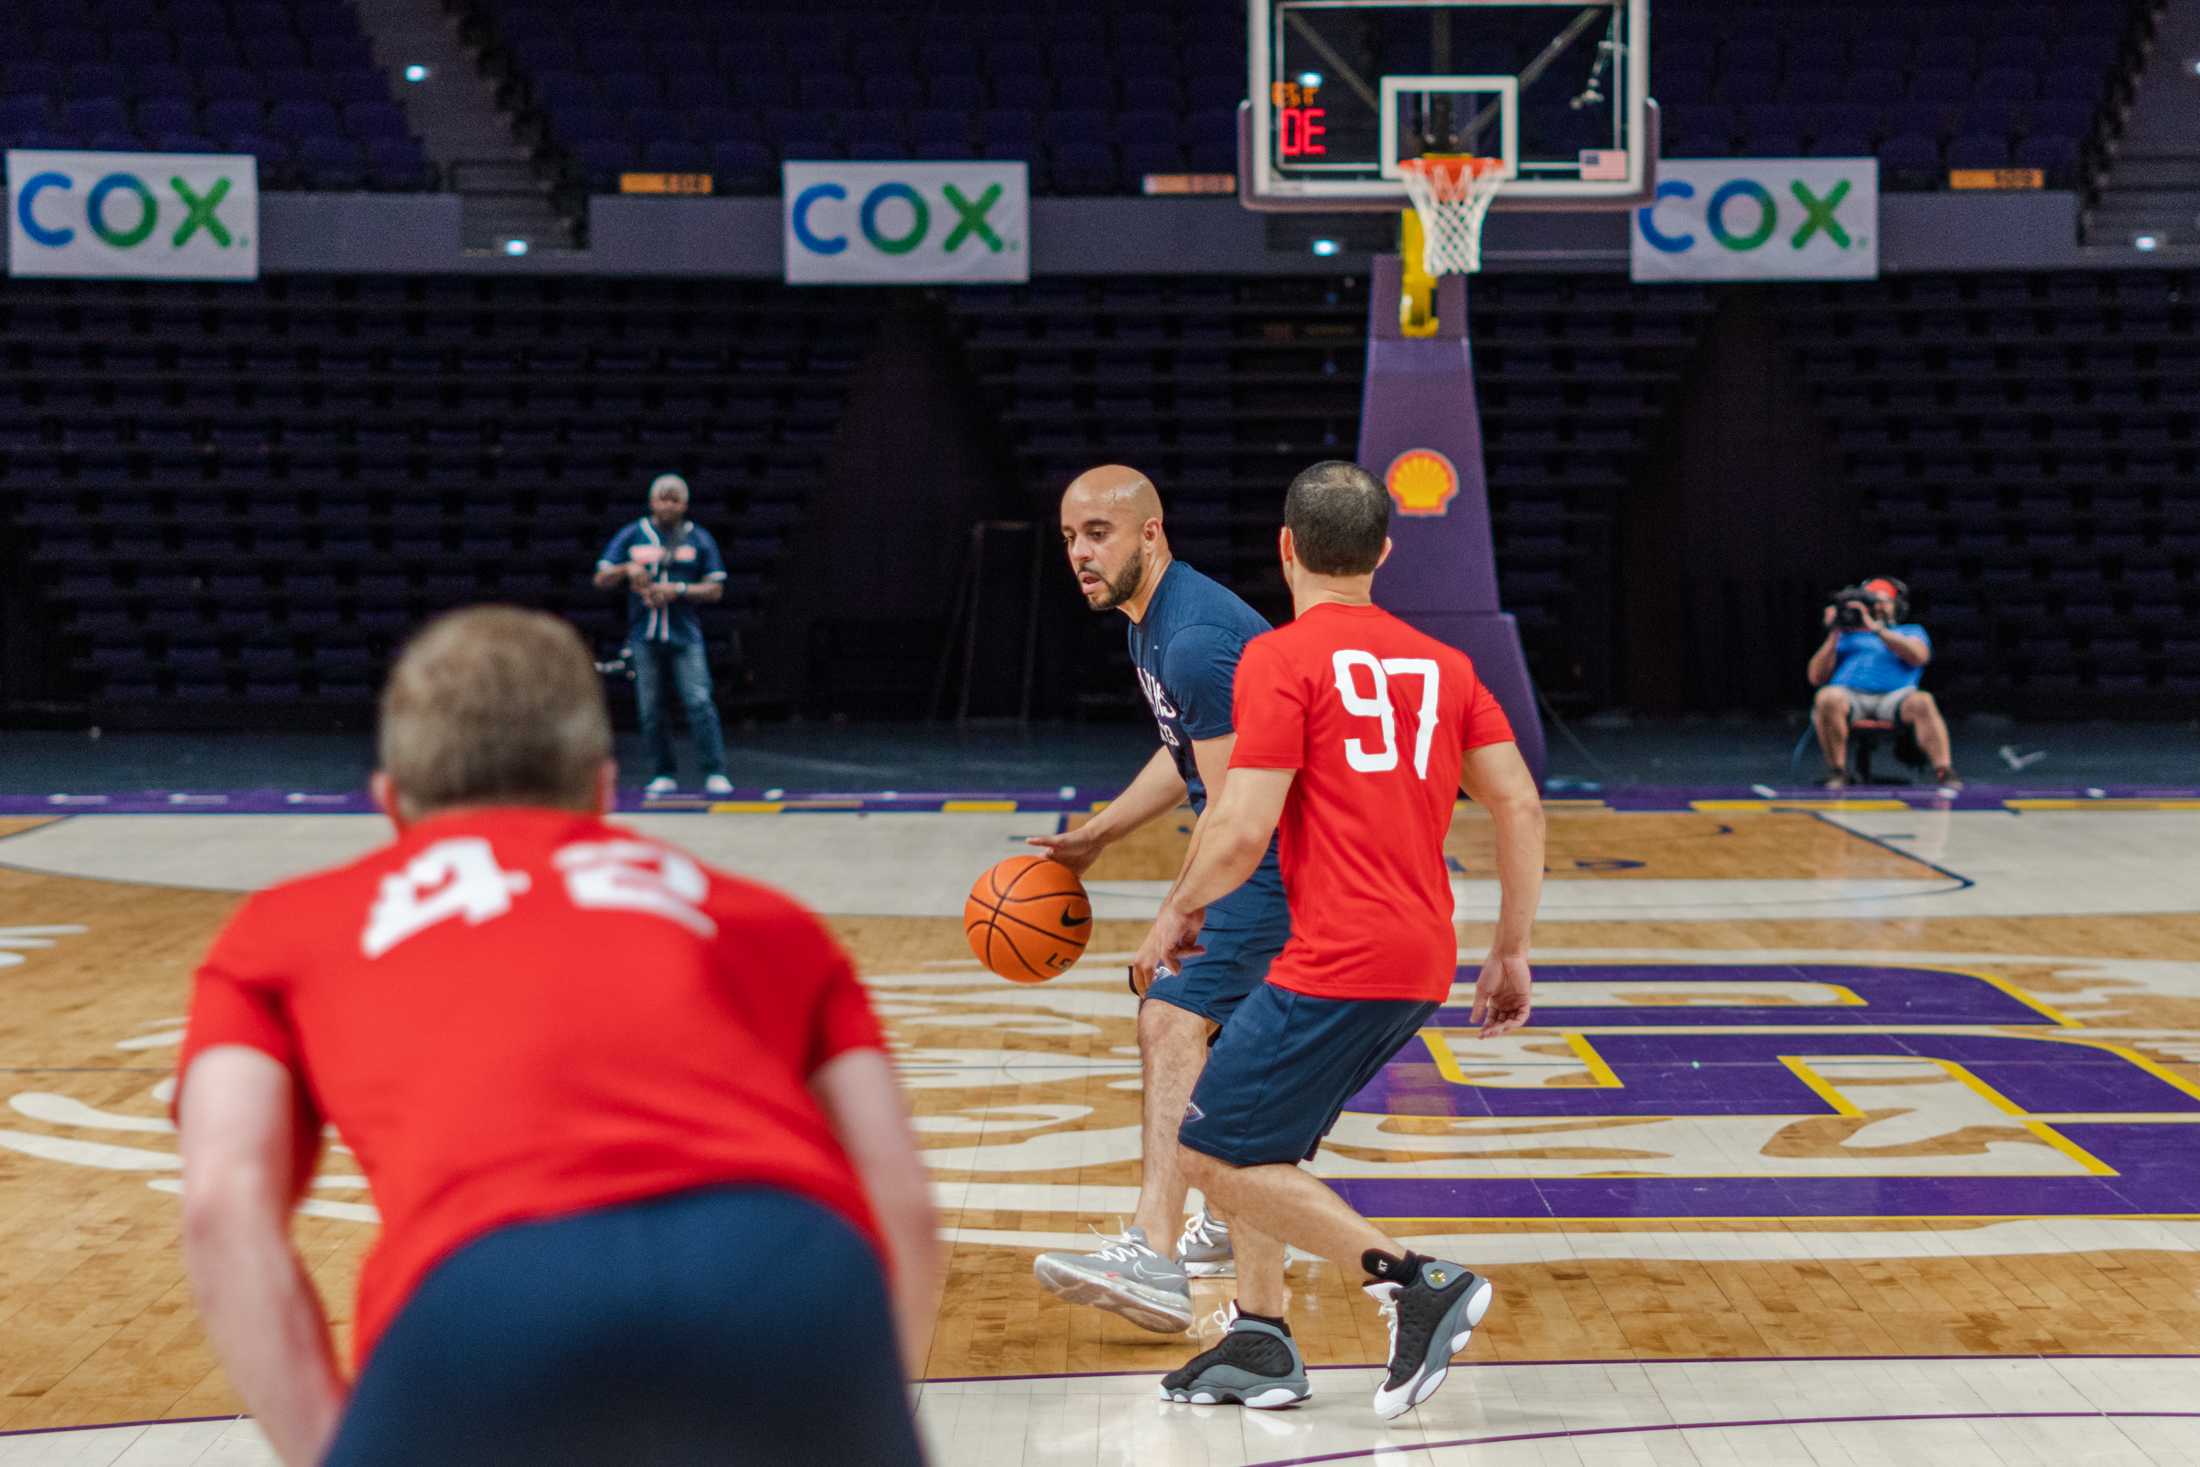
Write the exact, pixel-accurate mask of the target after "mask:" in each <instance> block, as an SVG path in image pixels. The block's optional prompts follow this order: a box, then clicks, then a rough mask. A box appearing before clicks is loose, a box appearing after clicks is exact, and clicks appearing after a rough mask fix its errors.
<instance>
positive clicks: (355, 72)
mask: <svg viewBox="0 0 2200 1467" xmlns="http://www.w3.org/2000/svg"><path fill="white" fill-rule="evenodd" d="M322 88H323V90H324V91H325V92H326V93H327V95H328V99H329V100H330V101H331V102H333V103H335V104H336V105H337V106H339V107H341V106H343V105H344V104H345V103H346V102H386V101H388V100H389V96H390V88H389V78H388V77H386V76H384V75H383V74H382V73H381V72H379V71H377V70H375V69H374V68H373V67H371V66H366V67H352V68H350V69H348V70H340V71H331V72H328V73H327V74H326V75H325V76H324V77H323V78H322Z"/></svg>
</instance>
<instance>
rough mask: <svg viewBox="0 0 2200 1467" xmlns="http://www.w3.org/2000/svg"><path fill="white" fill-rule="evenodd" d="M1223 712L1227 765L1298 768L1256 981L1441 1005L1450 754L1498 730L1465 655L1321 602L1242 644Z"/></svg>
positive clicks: (1452, 792)
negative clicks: (1284, 916) (1232, 715)
mask: <svg viewBox="0 0 2200 1467" xmlns="http://www.w3.org/2000/svg"><path fill="white" fill-rule="evenodd" d="M1236 714H1237V717H1236V723H1237V747H1236V750H1235V751H1234V752H1233V753H1232V754H1231V755H1230V767H1231V768H1232V769H1294V770H1297V771H1298V774H1297V776H1296V778H1294V779H1293V780H1292V782H1291V793H1290V795H1289V797H1288V798H1287V799H1286V800H1285V801H1284V806H1283V818H1282V820H1281V822H1280V823H1279V825H1278V827H1277V828H1278V831H1279V837H1278V841H1277V853H1278V855H1279V857H1280V858H1281V860H1282V864H1283V887H1284V893H1285V895H1286V896H1287V897H1289V899H1290V903H1291V940H1290V942H1289V943H1288V944H1286V945H1285V947H1284V949H1283V951H1282V953H1281V954H1279V955H1278V956H1277V958H1276V960H1275V962H1273V963H1272V964H1270V965H1269V968H1268V981H1269V982H1271V983H1273V984H1276V985H1277V986H1278V987H1281V988H1288V989H1290V990H1292V991H1293V992H1295V993H1305V994H1311V995H1313V996H1314V997H1317V998H1383V999H1413V1000H1417V1001H1419V1002H1422V1003H1440V1002H1442V1001H1443V1000H1444V999H1445V998H1446V997H1447V996H1448V995H1449V994H1450V992H1451V983H1452V974H1453V970H1454V969H1455V967H1456V966H1457V963H1458V940H1457V937H1456V935H1455V934H1454V933H1453V931H1452V926H1451V914H1452V905H1451V874H1450V872H1449V870H1448V869H1447V868H1446V865H1445V862H1444V837H1445V835H1446V834H1447V833H1449V831H1450V830H1451V814H1452V807H1453V805H1454V804H1455V803H1456V802H1457V798H1458V790H1459V766H1460V763H1461V760H1462V756H1463V755H1464V753H1465V751H1466V750H1468V749H1476V748H1480V747H1482V746H1483V745H1484V744H1499V743H1508V742H1510V741H1511V740H1512V737H1513V731H1512V724H1511V723H1509V722H1508V721H1507V720H1506V718H1505V710H1504V709H1502V708H1500V707H1498V706H1497V700H1496V699H1495V698H1494V697H1492V696H1490V691H1489V689H1488V688H1485V687H1483V686H1482V683H1481V681H1480V680H1479V679H1478V678H1476V677H1475V675H1474V664H1473V663H1472V662H1470V661H1469V660H1468V659H1467V656H1466V654H1465V653H1463V652H1461V651H1459V650H1458V649H1457V648H1455V647H1448V646H1446V645H1444V644H1443V643H1442V642H1439V641H1437V640H1436V639H1435V638H1433V637H1430V636H1427V635H1425V634H1423V633H1421V632H1417V631H1415V630H1414V629H1413V628H1412V627H1409V626H1407V625H1406V624H1405V623H1404V622H1402V621H1400V620H1398V618H1396V617H1395V616H1392V615H1391V614H1390V613H1389V612H1387V611H1384V610H1383V609H1382V608H1380V607H1377V606H1341V605H1337V604H1335V603H1324V604H1322V605H1319V606H1313V607H1309V608H1308V609H1307V611H1306V613H1305V614H1304V615H1302V616H1300V617H1299V618H1298V619H1297V620H1295V621H1293V622H1291V623H1290V624H1289V625H1287V626H1282V627H1278V628H1277V629H1276V630H1274V631H1272V632H1269V633H1267V634H1266V635H1264V636H1259V637H1255V638H1254V639H1253V640H1252V641H1251V642H1249V643H1247V644H1246V648H1245V655H1244V657H1243V658H1242V659H1241V660H1240V661H1239V663H1238V672H1237V691H1236Z"/></svg>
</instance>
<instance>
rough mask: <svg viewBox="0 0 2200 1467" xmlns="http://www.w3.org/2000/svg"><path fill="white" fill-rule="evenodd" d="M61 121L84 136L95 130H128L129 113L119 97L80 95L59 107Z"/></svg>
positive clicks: (70, 129)
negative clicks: (64, 105)
mask: <svg viewBox="0 0 2200 1467" xmlns="http://www.w3.org/2000/svg"><path fill="white" fill-rule="evenodd" d="M61 123H62V126H63V127H65V128H67V129H68V130H69V131H70V132H73V133H79V134H81V135H83V136H85V137H89V136H91V135H92V134H93V133H97V132H128V131H129V130H130V114H129V111H128V109H127V108H125V107H124V106H123V105H122V99H121V98H120V97H82V98H79V99H78V100H76V101H74V102H71V103H69V104H68V105H67V106H66V107H63V108H62V109H61Z"/></svg>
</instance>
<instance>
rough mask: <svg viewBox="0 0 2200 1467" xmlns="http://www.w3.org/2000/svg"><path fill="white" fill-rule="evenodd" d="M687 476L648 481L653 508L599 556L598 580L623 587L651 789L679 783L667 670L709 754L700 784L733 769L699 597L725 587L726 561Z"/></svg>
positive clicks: (722, 791) (702, 755)
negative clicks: (699, 516) (692, 500)
mask: <svg viewBox="0 0 2200 1467" xmlns="http://www.w3.org/2000/svg"><path fill="white" fill-rule="evenodd" d="M687 507H688V486H687V480H685V479H683V478H681V477H680V476H679V475H678V474H659V475H658V476H657V477H656V478H655V479H654V480H653V481H651V483H650V486H649V513H648V514H645V515H643V516H642V517H641V518H640V519H638V520H636V521H634V523H632V524H630V525H627V526H626V527H625V528H623V529H621V530H620V531H619V532H618V533H617V534H616V535H613V536H612V537H611V543H610V544H609V545H607V546H605V547H604V552H603V556H602V558H601V559H599V560H598V561H597V562H596V584H597V585H598V586H599V587H601V588H603V589H605V590H609V589H611V588H612V587H614V586H624V587H625V588H626V593H627V595H626V612H627V634H626V650H627V656H628V657H630V658H632V659H633V663H634V698H635V701H636V702H637V703H638V704H640V705H641V716H642V742H643V743H644V744H645V745H647V746H648V749H649V760H650V768H649V784H648V786H647V793H649V794H652V795H669V794H671V793H672V792H673V791H674V790H676V789H678V788H679V787H680V781H679V778H678V773H677V769H676V766H675V764H674V762H673V757H672V730H671V729H670V728H668V727H667V726H666V724H665V718H664V709H663V706H662V701H661V700H662V697H663V685H664V679H665V678H666V676H667V675H668V674H669V675H670V677H671V679H672V686H673V689H674V690H675V691H676V692H677V693H678V694H679V698H680V706H681V707H682V708H684V709H686V710H687V721H688V731H689V732H690V733H691V734H693V735H694V736H695V752H696V756H697V757H698V758H699V759H701V760H702V764H703V788H704V789H705V790H707V791H709V792H710V793H711V794H714V795H730V794H732V793H733V781H732V780H730V779H728V778H726V740H725V734H724V731H723V730H722V729H721V728H720V727H719V723H718V704H717V702H716V701H715V700H714V697H713V693H712V689H711V682H710V659H709V657H708V656H707V655H706V654H705V653H704V651H703V623H702V619H701V618H700V617H698V616H697V615H696V614H695V608H696V607H697V606H699V605H700V606H709V605H712V604H714V603H716V602H717V601H718V600H720V599H721V598H722V597H723V596H724V595H725V593H726V562H725V559H724V557H722V556H721V555H719V553H718V542H717V541H716V540H715V539H713V538H711V533H710V531H708V530H706V529H704V528H703V527H702V526H701V525H698V524H696V523H694V522H693V521H692V520H690V519H689V518H688V517H687Z"/></svg>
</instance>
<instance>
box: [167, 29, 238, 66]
mask: <svg viewBox="0 0 2200 1467" xmlns="http://www.w3.org/2000/svg"><path fill="white" fill-rule="evenodd" d="M176 59H177V60H178V61H180V62H182V63H183V64H184V65H185V66H195V67H197V68H198V69H199V70H201V71H205V70H207V69H208V68H210V67H223V66H239V65H241V64H242V60H243V58H241V57H240V56H239V55H238V54H237V43H236V42H235V41H233V40H231V39H230V37H229V33H228V32H227V31H183V32H180V33H179V34H178V35H177V37H176Z"/></svg>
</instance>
